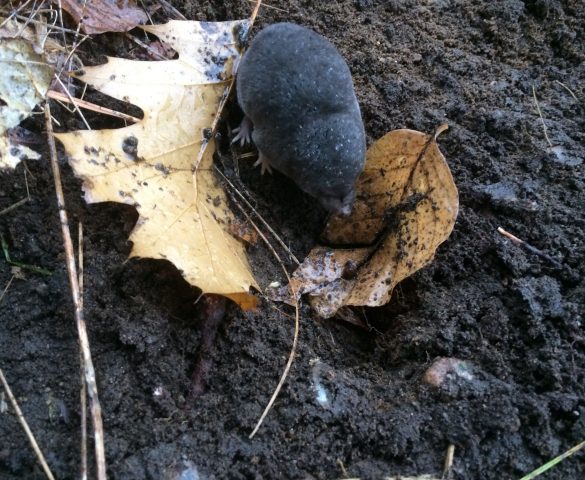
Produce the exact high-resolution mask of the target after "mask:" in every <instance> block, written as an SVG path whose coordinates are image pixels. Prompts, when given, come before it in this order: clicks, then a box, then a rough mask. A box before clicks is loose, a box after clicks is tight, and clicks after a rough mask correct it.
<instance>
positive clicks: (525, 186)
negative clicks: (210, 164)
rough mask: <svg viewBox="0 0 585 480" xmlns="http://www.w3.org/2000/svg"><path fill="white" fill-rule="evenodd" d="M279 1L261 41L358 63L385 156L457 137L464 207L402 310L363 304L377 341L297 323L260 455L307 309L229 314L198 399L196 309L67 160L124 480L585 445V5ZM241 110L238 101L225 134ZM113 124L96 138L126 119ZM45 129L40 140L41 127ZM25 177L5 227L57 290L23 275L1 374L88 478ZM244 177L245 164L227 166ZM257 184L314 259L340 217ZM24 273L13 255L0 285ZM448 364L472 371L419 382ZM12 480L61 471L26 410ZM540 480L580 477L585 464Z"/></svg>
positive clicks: (460, 465) (402, 300) (224, 13)
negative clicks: (276, 25)
mask: <svg viewBox="0 0 585 480" xmlns="http://www.w3.org/2000/svg"><path fill="white" fill-rule="evenodd" d="M269 4H270V6H266V7H264V8H263V9H262V10H261V13H260V16H259V18H258V23H257V26H256V28H259V27H261V26H262V25H266V24H270V23H273V22H277V21H292V22H296V23H300V24H304V25H307V26H310V27H312V28H314V29H315V30H317V31H318V32H320V33H321V34H323V35H325V36H326V37H327V38H329V39H330V40H331V41H332V42H333V43H334V44H335V45H336V46H337V47H338V48H339V50H340V51H341V52H342V54H343V55H344V57H345V58H346V59H347V61H348V64H349V66H350V69H351V71H352V74H353V77H354V82H355V85H356V91H357V95H358V98H359V101H360V106H361V109H362V114H363V117H364V122H365V126H366V132H367V136H368V141H369V142H372V141H373V140H374V139H376V138H379V137H381V136H382V135H383V134H384V133H386V132H388V131H390V130H393V129H397V128H403V127H407V128H412V129H416V130H421V131H424V132H432V131H434V130H435V128H436V127H437V126H438V125H440V124H442V123H445V122H446V123H448V124H449V127H450V128H449V131H448V132H446V133H445V134H443V135H442V136H441V137H440V138H439V144H440V147H441V149H442V151H443V152H444V154H445V156H446V158H447V161H448V163H449V165H450V167H451V169H452V172H453V176H454V178H455V181H456V183H457V186H458V188H459V192H460V203H461V208H460V214H459V218H458V220H457V224H456V226H455V230H454V232H453V234H452V235H451V237H450V238H449V240H448V241H447V242H446V243H444V244H443V245H442V246H441V247H440V248H439V251H438V253H437V256H436V258H435V260H434V262H433V263H432V264H431V265H430V266H428V267H426V268H425V269H423V270H421V271H420V272H418V273H417V274H415V275H414V276H413V277H412V278H410V279H408V280H406V281H404V282H403V283H402V284H401V285H400V286H399V288H397V289H396V292H395V294H394V296H393V298H392V301H391V302H390V304H389V305H387V306H386V307H383V308H377V309H368V310H365V311H362V310H360V311H359V314H360V315H363V316H364V318H366V319H367V321H368V323H369V325H371V327H372V328H371V331H364V330H362V329H359V328H356V327H353V326H351V325H348V324H346V323H344V322H340V321H336V320H330V321H322V320H319V319H318V318H315V316H314V315H312V314H311V312H310V310H308V309H307V308H306V307H304V308H303V309H302V312H301V337H300V342H299V349H298V354H297V357H296V359H295V362H294V364H293V367H292V370H291V372H290V375H289V378H288V381H287V383H286V385H285V388H284V389H283V391H282V393H281V395H280V396H279V398H278V400H277V402H276V404H275V407H274V408H273V410H272V411H271V412H270V414H269V415H268V417H267V419H266V421H265V423H264V425H263V427H262V428H261V430H260V432H259V433H258V434H257V436H256V437H255V438H254V439H252V440H249V439H248V435H249V433H250V432H251V430H252V428H253V426H254V424H255V422H256V421H257V419H258V417H259V416H260V414H261V413H262V411H263V409H264V407H265V405H266V403H267V402H268V399H269V398H270V395H271V394H272V391H273V389H274V387H275V385H276V383H277V381H278V378H279V376H280V374H281V371H282V369H283V367H284V364H285V362H286V357H287V355H288V352H289V349H290V345H291V342H292V334H293V321H292V319H291V317H290V313H291V311H290V310H289V309H287V308H284V307H282V306H280V305H274V304H271V303H270V302H267V301H263V303H262V305H261V308H260V310H259V311H258V312H257V313H242V312H241V311H239V310H238V309H237V308H230V309H229V310H228V312H227V315H226V321H225V322H224V324H223V325H222V327H221V329H220V332H219V336H218V339H217V342H216V347H215V349H214V351H213V353H212V360H213V367H212V371H211V375H210V376H209V378H208V385H207V389H206V391H205V393H204V394H203V395H201V396H200V397H199V398H197V399H196V400H190V399H189V398H188V396H187V392H188V389H189V384H190V379H191V375H192V373H193V369H194V366H195V363H196V359H197V354H198V351H199V347H200V345H201V333H200V332H201V330H200V329H198V326H199V324H200V322H201V320H200V318H199V316H198V314H197V307H194V306H193V304H194V302H195V301H196V299H197V298H198V292H197V291H196V289H194V288H191V287H189V286H188V285H187V284H186V283H185V282H184V281H183V280H182V279H181V277H180V275H179V273H178V272H177V271H176V270H175V269H174V267H172V266H171V265H169V264H166V263H164V262H155V261H138V260H131V261H129V262H126V258H127V256H128V254H129V251H130V244H129V242H128V241H127V238H128V235H129V233H130V231H131V230H132V227H133V225H134V223H135V222H136V220H137V215H136V213H135V211H134V210H133V209H132V208H130V207H127V206H123V205H118V204H100V205H89V206H88V205H85V204H84V202H83V200H82V197H81V186H80V183H79V181H78V180H76V179H75V178H74V177H73V175H72V173H71V170H70V169H69V168H68V167H67V166H66V161H65V159H64V158H62V162H63V163H62V166H63V176H64V182H65V190H66V192H65V193H66V198H67V202H68V210H69V214H70V219H71V225H72V226H75V227H76V225H77V222H78V221H82V222H83V225H84V228H85V312H86V317H87V321H88V326H89V335H90V341H91V348H92V353H93V356H94V363H95V366H96V370H97V377H98V386H99V389H100V398H101V402H102V407H103V413H104V427H105V432H106V438H105V443H106V456H107V461H108V468H109V475H110V477H111V478H113V479H191V478H202V479H211V478H233V479H239V478H242V479H244V478H254V479H259V478H306V479H308V478H318V479H332V478H343V477H346V476H347V477H360V478H364V479H366V478H367V479H376V478H382V477H384V476H393V475H422V474H431V475H434V476H436V477H440V476H441V473H442V465H443V461H444V458H445V454H446V451H447V448H448V446H449V445H450V444H453V445H455V455H454V462H453V468H452V471H451V473H450V475H451V478H453V479H462V480H463V479H465V480H467V479H498V480H499V479H515V478H520V477H522V475H524V474H526V473H528V472H530V471H531V470H533V469H534V468H536V467H538V466H540V465H541V464H543V463H544V462H546V461H547V460H548V459H550V458H552V457H554V456H556V455H558V454H560V453H562V452H563V451H565V450H567V449H568V448H570V447H572V446H574V445H575V444H577V443H579V442H581V441H583V440H585V327H584V325H583V322H584V318H583V313H584V312H585V178H584V168H585V166H584V160H585V133H584V132H585V91H584V89H583V86H584V85H585V67H584V61H585V43H584V41H585V9H583V6H582V4H580V3H579V2H576V1H570V0H566V1H557V0H524V1H520V0H502V1H499V2H484V1H469V2H468V1H455V0H452V1H450V0H437V1H430V0H429V1H422V0H421V1H414V0H413V1H376V0H356V1H353V0H352V1H341V0H340V1H331V2H329V1H327V2H325V1H324V2H308V1H291V2H283V1H277V0H273V1H271V2H269ZM173 5H175V6H176V7H177V8H178V9H179V10H180V11H181V12H182V13H184V14H185V15H186V16H187V17H188V18H189V19H194V20H226V19H236V18H244V17H246V16H247V15H248V14H249V12H250V8H251V4H250V3H249V2H246V1H241V2H236V1H233V2H230V1H227V2H197V1H191V0H187V1H175V2H173ZM166 18H168V17H165V16H164V12H163V11H162V10H159V11H158V12H157V13H156V14H155V19H157V20H158V21H164V20H165V19H166ZM130 48H131V44H130V43H129V42H127V41H126V40H124V39H123V38H122V37H121V36H119V35H104V36H101V37H100V38H96V39H95V40H94V41H93V43H91V42H90V43H87V44H85V45H84V46H82V48H81V50H80V52H79V54H80V55H81V56H82V58H83V57H84V55H85V58H86V59H88V62H90V63H91V62H92V61H93V62H95V59H96V57H95V55H96V52H97V53H99V54H102V53H103V54H115V55H121V54H123V52H124V51H128V50H129V49H130ZM132 48H136V47H135V46H132ZM535 96H536V98H537V99H538V103H539V106H540V110H541V113H542V119H544V123H545V125H546V135H545V130H544V129H543V123H542V119H541V117H540V116H539V113H538V111H537V108H536V104H535V98H534V97H535ZM95 98H97V97H94V99H95ZM106 104H107V100H106ZM56 113H60V112H59V111H58V110H57V112H56ZM238 115H240V113H239V112H238V109H237V107H235V106H234V107H233V108H232V112H231V114H230V117H229V119H230V122H232V123H233V122H236V121H237V119H238ZM71 118H73V119H74V117H73V116H71ZM75 121H76V120H75V119H74V120H71V121H70V122H75ZM108 121H109V120H103V119H102V120H100V119H96V120H95V123H94V124H93V126H94V128H104V127H108V126H109V127H113V126H118V125H117V124H115V123H112V122H111V121H109V122H110V123H109V124H108ZM234 124H235V123H234ZM72 126H75V125H72ZM232 126H233V125H232ZM30 127H31V128H37V132H38V133H39V134H41V133H42V130H41V129H42V124H41V123H40V122H38V123H35V122H34V121H33V122H31V124H30ZM76 128H79V127H78V126H77V127H76ZM222 128H223V129H224V131H225V130H227V126H224V127H222ZM547 138H548V139H547ZM224 153H225V154H226V155H228V154H229V153H230V152H229V150H228V149H226V151H225V152H224ZM27 167H28V169H29V171H30V174H27V180H28V186H29V189H30V192H31V199H30V201H29V202H27V203H25V204H24V205H22V206H20V207H19V208H17V209H15V210H13V211H11V212H9V213H7V214H4V215H2V216H1V217H0V233H1V234H2V235H3V237H4V239H5V240H6V243H7V245H8V248H9V251H10V254H11V256H12V258H13V259H14V260H18V261H20V262H24V263H27V264H31V265H36V266H39V267H42V268H45V269H48V270H50V271H51V272H52V274H51V275H50V276H44V275H41V274H37V273H34V272H30V271H27V272H26V275H25V277H24V278H14V280H13V281H12V283H11V284H10V287H9V288H8V289H7V291H6V294H5V296H4V297H3V299H2V302H1V304H0V366H1V368H2V370H3V371H4V373H5V376H6V377H7V380H8V381H9V383H10V384H11V386H12V389H13V390H14V392H15V394H16V395H17V397H18V399H19V401H20V404H21V407H22V409H23V411H24V414H25V416H26V418H27V420H28V421H29V423H30V425H31V428H32V429H33V431H34V432H35V434H36V435H37V439H38V441H39V443H40V445H41V447H42V448H43V450H44V452H45V454H46V456H47V458H48V462H49V464H50V466H51V468H52V469H53V471H54V473H55V474H56V476H57V477H58V478H76V476H77V473H78V468H79V422H80V417H79V401H78V397H79V369H78V350H77V340H76V338H77V337H76V332H75V327H74V321H73V309H72V304H71V300H70V293H69V286H68V282H67V277H66V272H65V265H64V261H63V253H62V251H63V247H62V241H61V233H60V228H59V223H58V212H57V208H56V201H55V194H54V188H53V183H52V178H51V175H50V168H49V163H48V158H47V156H46V155H44V156H43V158H42V160H41V161H36V162H34V161H28V162H27ZM232 167H233V162H231V163H230V160H229V158H228V160H227V161H226V162H225V165H224V168H225V169H226V171H227V172H228V173H231V170H230V169H231V168H232ZM239 167H240V178H241V182H242V184H243V185H244V186H245V187H246V188H247V189H249V191H250V192H252V195H253V196H254V198H255V200H256V202H257V207H258V209H259V211H260V212H261V213H262V214H263V215H264V216H265V218H266V219H267V220H268V221H269V223H270V224H271V225H272V226H273V228H275V230H276V231H278V232H279V233H280V235H281V236H282V237H283V238H284V239H285V241H286V242H287V243H288V244H289V245H290V247H291V249H292V251H293V252H294V253H295V254H296V255H297V256H298V257H301V258H302V257H303V256H304V255H305V254H306V253H307V252H308V250H309V249H310V248H311V246H313V245H314V244H315V242H316V238H317V236H318V233H319V231H320V229H321V226H322V222H323V220H324V218H325V212H324V211H320V210H316V209H315V207H314V202H313V201H312V200H311V199H310V198H308V197H306V196H304V195H303V194H302V193H300V192H299V191H298V190H297V189H296V188H295V186H294V185H293V184H292V183H291V182H289V181H288V180H286V179H285V178H283V177H282V176H280V175H274V176H273V177H270V178H260V175H259V171H258V170H257V169H254V168H252V167H251V165H250V163H249V162H245V161H242V160H241V161H240V162H239ZM24 170H25V167H24V165H20V166H19V167H18V168H17V170H16V172H14V173H12V174H7V173H3V174H1V175H0V209H2V208H5V207H7V206H9V205H11V204H13V203H14V202H16V201H18V200H20V199H21V198H23V197H25V196H26V186H25V181H24ZM497 227H503V228H505V229H506V230H509V231H510V232H512V233H514V234H515V235H517V236H518V237H520V238H522V239H523V240H525V241H526V242H528V243H530V244H531V245H532V246H534V247H535V248H537V249H538V250H540V251H542V252H544V253H546V255H548V258H547V257H544V256H539V255H537V254H534V253H531V252H529V251H527V250H525V249H522V248H519V247H518V246H517V245H515V244H514V243H512V242H510V241H509V240H507V239H506V238H504V237H502V236H501V235H500V234H498V233H497V231H496V229H497ZM74 230H76V228H75V229H74ZM250 255H251V261H252V263H253V265H254V269H255V272H256V274H257V276H258V278H259V282H260V283H261V285H263V286H265V285H267V284H268V283H269V282H270V281H272V280H282V278H281V277H282V274H281V273H280V271H279V267H278V265H276V264H275V262H274V260H272V258H271V256H270V254H269V253H268V252H267V251H266V250H265V248H264V247H263V246H262V245H261V244H259V245H258V246H257V247H253V248H251V250H250ZM289 266H290V267H292V265H289ZM11 277H12V273H11V271H10V268H9V266H8V265H7V264H6V263H5V262H2V264H0V290H3V289H4V288H5V286H6V285H8V282H9V281H10V279H11ZM444 357H452V358H456V359H459V360H461V361H465V362H466V363H465V364H456V365H454V366H453V367H452V368H451V369H450V373H449V374H448V375H446V376H442V377H441V376H440V375H439V376H438V377H437V376H435V377H433V378H431V379H429V378H428V377H425V372H427V370H428V369H429V368H430V367H431V365H432V364H433V362H435V361H436V360H437V359H439V358H444ZM0 478H2V479H6V480H12V479H23V478H26V479H35V478H44V476H43V474H42V472H41V470H40V468H39V467H38V465H37V463H36V461H35V459H34V456H33V454H32V453H31V450H30V448H29V446H28V444H27V441H26V438H25V435H24V433H23V432H22V430H21V429H20V427H19V426H18V424H17V421H16V419H15V418H14V416H13V415H12V413H10V412H3V413H0ZM542 478H546V479H549V480H550V479H563V480H570V479H571V480H572V479H574V480H577V479H580V478H585V456H584V454H583V453H582V452H581V453H578V454H576V455H575V456H573V457H571V458H570V459H567V460H565V461H563V462H562V463H561V464H560V465H558V466H556V467H555V468H554V469H553V470H551V471H550V472H548V473H546V474H545V475H543V477H542Z"/></svg>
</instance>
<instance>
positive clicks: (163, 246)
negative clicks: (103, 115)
mask: <svg viewBox="0 0 585 480" xmlns="http://www.w3.org/2000/svg"><path fill="white" fill-rule="evenodd" d="M246 24H247V21H235V22H220V23H203V22H180V21H171V22H169V23H167V24H165V25H156V26H148V27H144V28H145V29H146V30H147V31H148V32H150V33H153V34H155V35H157V36H158V37H159V38H161V39H162V40H164V41H165V42H167V43H170V44H171V46H172V47H173V48H174V49H175V50H176V51H177V52H178V53H179V59H178V60H168V61H161V62H140V61H134V60H125V59H120V58H109V59H108V63H106V64H104V65H99V66H97V67H88V68H86V69H84V71H83V72H81V73H80V74H79V75H77V78H80V79H81V80H83V81H85V82H87V83H89V84H90V85H92V86H93V87H95V88H96V89H98V90H100V91H101V92H103V93H105V94H107V95H110V96H112V97H115V98H118V99H122V100H125V101H127V102H131V103H133V104H135V105H138V106H139V107H141V108H142V110H143V112H144V118H143V120H142V121H140V122H138V123H136V124H134V125H131V126H129V127H125V128H121V129H116V130H88V131H77V132H72V133H66V134H58V135H57V138H58V139H59V140H60V141H61V142H62V143H63V145H64V146H65V149H66V151H67V153H68V155H69V157H70V160H69V161H70V165H71V166H72V168H73V170H74V172H75V174H76V175H78V176H79V177H81V178H82V179H83V190H84V192H85V199H86V201H87V202H89V203H94V202H105V201H114V202H121V203H127V204H130V205H133V206H135V207H136V209H137V210H138V213H139V219H138V222H137V224H136V227H135V228H134V230H133V231H132V234H131V236H130V240H132V242H134V245H133V248H132V251H131V254H130V256H131V257H149V258H160V259H166V260H169V261H171V262H172V263H173V264H174V265H175V266H176V267H177V268H178V269H179V270H180V271H181V273H182V275H183V276H184V278H185V279H186V280H187V281H188V282H189V283H190V284H192V285H196V286H197V287H199V288H200V289H201V290H202V291H203V292H204V293H217V294H221V295H224V296H227V297H230V298H232V299H233V300H234V301H236V302H237V303H238V304H239V305H240V306H242V307H243V308H247V307H249V306H250V305H251V304H253V303H254V302H255V301H256V298H255V297H254V296H252V295H250V294H249V293H248V292H249V288H250V286H253V287H255V288H257V289H258V286H257V284H256V282H255V280H254V278H253V277H252V274H251V272H250V266H249V264H248V261H247V258H246V254H245V249H244V246H243V245H242V243H241V242H240V241H239V240H237V239H236V238H234V237H233V236H232V235H230V234H229V233H228V231H229V228H230V225H231V224H232V223H234V217H233V215H232V212H231V211H230V210H229V207H228V204H227V198H226V195H225V193H224V191H223V189H222V187H221V185H220V184H219V183H218V180H217V178H216V175H215V174H214V171H213V158H212V155H213V145H214V143H213V142H207V140H206V138H207V136H206V132H207V131H210V127H211V125H212V122H213V120H214V118H215V116H216V114H217V110H218V106H219V104H220V101H221V99H222V98H223V96H224V95H226V93H227V89H228V82H227V81H225V80H227V79H229V78H231V75H232V68H233V65H234V61H235V60H236V59H237V57H238V55H239V54H238V52H237V51H236V49H235V43H236V41H235V38H234V36H235V35H236V34H237V31H238V29H239V28H241V27H242V26H245V25H246ZM202 145H207V146H206V147H205V148H204V149H203V150H202V151H203V156H202V158H201V162H200V164H199V168H197V169H195V164H196V163H197V157H198V153H199V152H200V150H201V148H202Z"/></svg>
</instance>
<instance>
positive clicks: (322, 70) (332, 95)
mask: <svg viewBox="0 0 585 480" xmlns="http://www.w3.org/2000/svg"><path fill="white" fill-rule="evenodd" d="M237 94H238V101H239V104H240V106H241V107H242V110H243V111H244V113H245V114H246V117H247V118H244V120H243V121H242V125H241V126H240V129H239V132H238V134H237V135H236V137H235V138H234V142H236V141H240V142H241V143H242V144H243V143H245V142H246V141H248V140H249V139H250V130H251V128H252V124H253V131H252V134H251V136H252V139H253V140H254V143H255V144H256V147H257V148H258V151H259V159H258V162H257V164H262V171H264V170H265V169H266V168H269V167H274V168H276V169H277V170H279V171H280V172H282V173H284V174H285V175H287V176H288V177H290V178H291V179H292V180H294V181H295V182H296V183H297V185H298V186H299V187H300V188H301V189H302V190H304V191H305V192H307V193H308V194H310V195H312V196H313V197H315V198H316V199H317V200H319V202H320V203H321V205H323V206H324V207H325V208H326V209H327V210H329V211H330V212H334V213H340V214H349V213H350V211H351V205H352V203H353V199H354V183H355V181H356V179H357V177H358V175H359V174H360V173H361V171H362V170H363V168H364V162H365V154H366V139H365V133H364V125H363V122H362V118H361V114H360V109H359V105H358V102H357V98H356V96H355V92H354V88H353V83H352V80H351V73H350V71H349V68H348V66H347V63H346V62H345V60H344V59H343V57H342V56H341V55H340V54H339V52H338V51H337V49H336V48H335V47H334V46H333V45H332V44H331V43H330V42H329V41H328V40H327V39H325V38H324V37H322V36H321V35H319V34H317V33H315V32H314V31H312V30H309V29H308V28H305V27H301V26H300V25H294V24H292V23H277V24H274V25H270V26H269V27H266V28H264V29H263V30H262V31H261V32H260V33H258V35H256V37H255V38H254V40H253V41H252V43H251V46H250V48H249V49H248V51H247V52H246V53H245V55H244V56H243V58H242V60H241V63H240V66H239V68H238V74H237Z"/></svg>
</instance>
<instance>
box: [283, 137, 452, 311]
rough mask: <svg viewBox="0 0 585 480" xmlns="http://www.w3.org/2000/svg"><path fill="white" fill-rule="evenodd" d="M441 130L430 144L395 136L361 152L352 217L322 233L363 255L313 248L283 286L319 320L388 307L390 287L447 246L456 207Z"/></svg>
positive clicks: (336, 221)
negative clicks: (305, 298) (354, 309)
mask: <svg viewBox="0 0 585 480" xmlns="http://www.w3.org/2000/svg"><path fill="white" fill-rule="evenodd" d="M446 128H447V127H446V126H442V127H441V128H439V130H438V131H437V133H436V134H435V135H434V136H432V135H427V134H424V133H421V132H416V131H413V130H395V131H393V132H390V133H388V134H386V135H385V136H384V137H382V138H381V139H380V140H378V141H377V142H376V143H374V144H373V145H372V146H371V147H370V148H369V149H368V153H367V160H366V166H365V170H364V172H363V173H362V174H361V176H360V177H359V179H358V181H357V184H356V202H355V206H354V210H353V212H352V214H351V215H350V216H349V217H347V218H343V217H334V218H332V219H331V221H330V222H329V224H328V225H327V227H326V229H325V232H324V238H325V241H326V243H328V244H333V245H339V246H343V245H347V246H351V245H362V246H363V247H361V248H346V249H344V248H337V249H333V248H324V247H317V248H316V249H314V250H313V251H312V252H311V253H310V254H309V256H308V257H307V259H306V260H305V261H304V262H303V264H302V265H301V266H300V267H299V269H298V270H297V271H296V272H295V273H294V275H293V279H292V282H291V284H290V285H289V286H288V288H290V291H292V292H295V293H296V295H297V296H300V295H301V294H303V293H310V302H311V305H312V306H313V307H314V308H315V309H316V310H317V312H318V313H319V315H321V316H323V317H331V316H333V315H334V314H335V312H336V311H337V310H338V309H339V308H340V307H342V306H344V305H367V306H379V305H383V304H385V303H387V302H388V301H389V300H390V296H391V295H392V290H393V289H394V287H395V286H396V284H397V283H398V282H400V281H401V280H403V279H404V278H406V277H408V276H409V275H412V274H413V273H414V272H416V271H417V270H419V269H420V268H422V267H423V266H425V265H426V264H428V263H429V262H430V261H431V260H432V259H433V257H434V255H435V250H436V249H437V247H438V246H439V245H440V244H441V243H442V242H444V241H445V240H446V239H447V237H448V236H449V234H450V233H451V231H452V230H453V226H454V224H455V219H456V218H457V212H458V208H459V200H458V194H457V188H456V187H455V183H454V182H453V177H452V176H451V172H450V171H449V167H448V166H447V163H446V162H445V158H444V157H443V155H442V154H441V152H440V151H439V147H438V145H437V143H436V136H437V135H438V134H439V133H440V132H442V131H443V130H445V129H446ZM284 293H285V292H279V299H284V297H285V295H284Z"/></svg>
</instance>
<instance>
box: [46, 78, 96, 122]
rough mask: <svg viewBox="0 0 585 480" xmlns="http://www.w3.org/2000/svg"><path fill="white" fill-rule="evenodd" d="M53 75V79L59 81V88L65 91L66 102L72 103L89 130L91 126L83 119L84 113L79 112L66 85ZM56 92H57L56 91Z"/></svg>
mask: <svg viewBox="0 0 585 480" xmlns="http://www.w3.org/2000/svg"><path fill="white" fill-rule="evenodd" d="M53 76H54V77H55V80H57V82H59V85H61V88H62V89H63V91H64V92H66V94H65V95H66V97H67V98H68V100H67V101H68V102H70V103H72V104H73V108H75V111H76V112H77V113H78V114H79V116H80V117H81V120H82V121H83V123H85V127H86V128H87V129H88V130H91V127H90V126H89V123H87V120H86V119H85V115H83V113H82V112H81V110H80V109H79V107H78V106H77V103H76V102H75V100H74V98H73V97H72V96H71V94H70V93H69V90H67V87H66V86H65V85H63V82H62V81H61V79H60V78H59V76H58V75H53ZM56 93H57V94H58V92H56Z"/></svg>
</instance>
